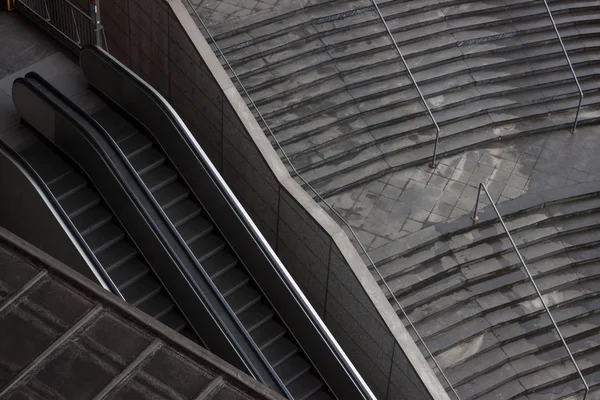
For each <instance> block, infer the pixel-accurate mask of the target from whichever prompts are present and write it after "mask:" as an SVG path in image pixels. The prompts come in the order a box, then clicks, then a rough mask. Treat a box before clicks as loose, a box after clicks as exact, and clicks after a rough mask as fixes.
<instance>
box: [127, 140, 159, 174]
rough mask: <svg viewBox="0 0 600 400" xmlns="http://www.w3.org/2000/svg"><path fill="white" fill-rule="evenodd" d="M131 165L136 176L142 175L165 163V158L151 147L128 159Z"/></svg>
mask: <svg viewBox="0 0 600 400" xmlns="http://www.w3.org/2000/svg"><path fill="white" fill-rule="evenodd" d="M130 161H131V165H133V168H135V170H136V171H137V173H138V174H140V176H141V175H144V174H145V173H146V172H150V171H152V170H153V169H154V168H156V167H158V166H159V165H161V164H163V163H164V162H165V156H164V155H163V154H161V153H159V152H158V151H156V150H155V149H153V148H152V147H149V148H147V149H146V150H144V151H142V152H139V153H137V154H136V155H134V156H133V157H131V158H130Z"/></svg>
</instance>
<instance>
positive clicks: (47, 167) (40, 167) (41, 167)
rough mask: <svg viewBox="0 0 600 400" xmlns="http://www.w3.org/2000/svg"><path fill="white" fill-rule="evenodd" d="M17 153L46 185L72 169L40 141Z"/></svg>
mask: <svg viewBox="0 0 600 400" xmlns="http://www.w3.org/2000/svg"><path fill="white" fill-rule="evenodd" d="M19 154H21V156H23V158H25V160H27V162H28V163H29V164H31V166H32V167H33V169H34V170H35V171H36V172H37V173H38V174H39V176H40V177H41V178H42V179H43V180H44V182H46V184H47V185H51V184H52V183H54V182H57V181H58V180H59V179H60V178H62V177H64V176H66V175H67V174H68V173H69V172H71V171H72V168H71V167H70V166H69V165H68V164H67V163H66V162H64V161H63V160H62V159H61V158H60V157H57V156H56V155H55V154H54V152H53V151H52V150H50V149H49V148H48V147H47V146H46V145H45V144H43V143H42V142H37V143H35V144H33V145H31V146H29V147H28V148H27V149H25V150H23V151H21V152H19Z"/></svg>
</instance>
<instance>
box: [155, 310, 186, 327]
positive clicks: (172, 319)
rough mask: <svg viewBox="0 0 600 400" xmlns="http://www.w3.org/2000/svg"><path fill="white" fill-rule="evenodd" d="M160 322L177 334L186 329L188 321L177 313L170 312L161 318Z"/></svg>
mask: <svg viewBox="0 0 600 400" xmlns="http://www.w3.org/2000/svg"><path fill="white" fill-rule="evenodd" d="M158 320H159V321H160V322H162V323H163V324H165V325H166V326H168V327H169V328H171V329H173V330H174V331H177V332H179V331H180V330H182V329H183V328H185V326H186V325H187V321H186V320H185V319H183V318H182V317H181V316H180V315H179V313H177V312H175V311H169V312H168V313H166V314H165V315H163V316H162V317H160V318H159V319H158Z"/></svg>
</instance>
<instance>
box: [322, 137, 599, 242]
mask: <svg viewBox="0 0 600 400" xmlns="http://www.w3.org/2000/svg"><path fill="white" fill-rule="evenodd" d="M599 158H600V127H598V126H584V127H580V128H579V129H578V130H577V133H576V134H571V133H570V132H569V131H568V130H562V131H556V132H552V133H547V134H543V133H542V134H538V135H534V136H529V137H524V138H520V139H515V140H511V141H503V142H497V143H494V144H493V145H490V146H487V147H484V148H479V149H475V150H471V151H467V152H465V153H463V154H461V155H457V156H452V157H447V158H443V159H440V163H439V165H438V167H437V168H436V169H435V170H433V169H431V168H429V166H427V165H422V166H419V167H414V168H409V169H406V170H402V171H399V172H396V173H392V174H388V175H385V176H383V177H382V178H380V179H378V180H376V181H373V182H370V183H368V184H366V185H363V186H362V187H359V188H355V189H354V190H351V191H348V192H344V193H341V194H338V195H335V196H332V197H330V198H329V199H328V202H329V203H330V204H331V205H333V206H334V207H335V208H336V210H337V211H338V212H339V213H340V214H341V215H342V216H343V217H344V218H345V219H346V220H347V221H348V223H349V224H350V225H351V226H352V227H353V229H354V230H355V232H356V233H357V235H358V237H359V239H360V241H361V242H362V244H363V245H364V246H365V247H366V249H367V250H368V251H370V250H372V249H375V248H378V247H380V246H382V245H384V244H387V243H389V242H392V241H395V240H398V239H400V238H401V237H403V236H406V235H407V234H409V233H411V232H415V231H417V230H419V229H422V228H424V227H426V226H428V225H431V224H435V223H437V222H443V221H446V220H448V219H452V218H455V217H459V216H462V215H465V214H469V213H471V212H472V211H473V208H474V205H475V199H476V197H477V187H478V185H479V183H480V182H483V183H484V184H486V186H487V188H488V190H489V191H490V194H491V195H492V197H493V200H494V201H495V202H496V203H498V202H502V201H504V200H507V199H513V198H516V197H518V196H520V195H521V194H524V193H531V192H537V191H540V190H544V189H547V188H551V187H561V186H567V185H570V184H575V183H579V182H586V181H592V180H598V179H600V161H598V159H599ZM482 200H483V201H484V203H486V202H487V201H486V199H484V198H482ZM487 203H488V204H489V202H487ZM325 209H326V210H327V208H325ZM334 219H335V218H334Z"/></svg>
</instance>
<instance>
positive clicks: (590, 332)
mask: <svg viewBox="0 0 600 400" xmlns="http://www.w3.org/2000/svg"><path fill="white" fill-rule="evenodd" d="M594 314H600V310H595V311H589V312H587V313H584V314H579V315H577V316H574V317H573V318H572V319H569V320H567V322H566V323H565V324H572V323H573V322H574V321H575V322H577V321H578V320H581V319H584V318H588V317H590V316H592V315H594ZM565 324H562V323H557V325H558V327H559V329H561V328H563V327H564V325H565ZM561 325H562V326H561ZM545 328H546V329H545ZM551 331H554V332H556V330H555V329H554V325H552V324H550V325H548V326H546V327H544V328H541V329H539V330H538V331H535V333H536V336H537V335H543V334H546V333H548V332H551ZM597 333H598V332H597V328H595V327H592V328H589V329H586V330H584V331H581V332H578V333H576V334H574V335H571V336H565V340H566V341H567V343H569V342H573V341H577V340H581V339H584V338H586V337H589V336H593V335H594V334H597ZM525 338H526V337H522V338H520V339H518V340H522V339H525ZM507 343H508V342H507ZM500 346H501V345H496V344H495V345H493V346H490V347H488V348H486V349H484V350H483V351H482V352H478V353H476V354H473V355H471V356H469V357H467V358H465V359H464V360H461V361H460V362H458V363H456V364H453V365H452V366H450V367H448V366H446V368H444V372H447V371H451V370H452V369H454V368H461V367H463V366H464V364H465V363H466V362H468V361H469V360H473V359H474V358H476V357H480V356H481V355H482V353H487V352H489V351H491V350H494V349H497V348H498V347H500ZM557 347H563V345H562V342H561V341H560V339H559V338H558V337H557V338H556V341H554V342H550V343H546V344H544V345H543V346H538V347H536V348H534V349H530V350H527V351H524V352H522V353H519V354H517V355H514V356H507V358H506V359H505V361H514V360H518V359H520V358H523V357H527V356H530V355H533V354H535V353H538V352H541V351H547V350H551V349H553V348H557ZM426 359H428V360H429V359H430V357H429V354H427V357H426ZM494 368H497V364H496V365H495V366H491V367H488V368H487V369H484V370H482V373H486V372H489V371H490V370H492V369H494ZM466 381H467V380H466V379H463V380H460V381H457V382H456V383H455V384H456V385H462V384H464V383H466ZM453 385H454V384H453Z"/></svg>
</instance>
